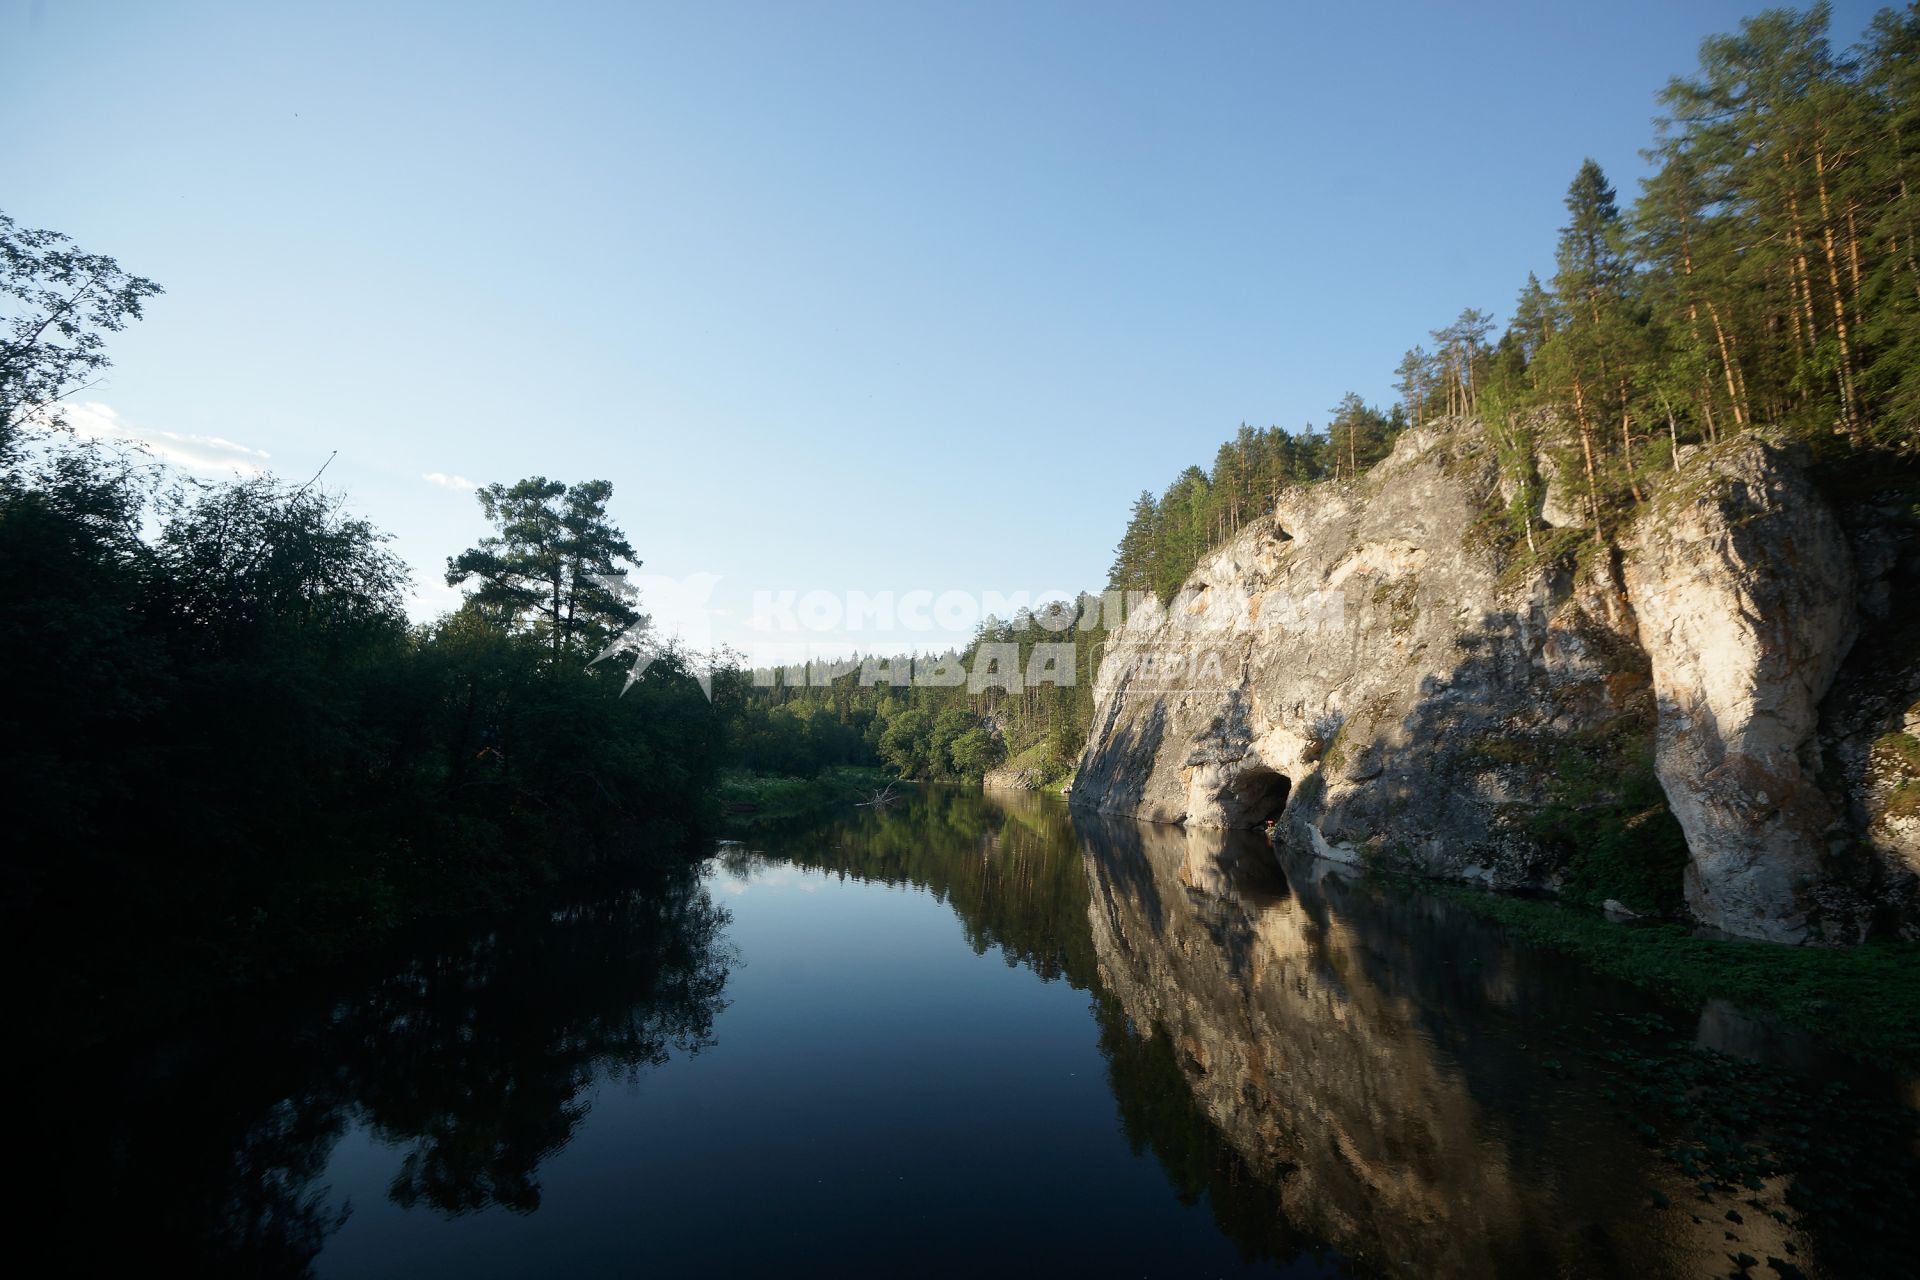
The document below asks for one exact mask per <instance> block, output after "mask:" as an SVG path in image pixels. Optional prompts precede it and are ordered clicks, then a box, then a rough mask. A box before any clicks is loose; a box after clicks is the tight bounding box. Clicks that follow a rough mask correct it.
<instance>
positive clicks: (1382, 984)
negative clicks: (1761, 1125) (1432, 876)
mask: <svg viewBox="0 0 1920 1280" xmlns="http://www.w3.org/2000/svg"><path fill="white" fill-rule="evenodd" d="M1080 827H1081V832H1082V839H1083V847H1084V849H1085V850H1086V857H1087V874H1088V878H1089V881H1090V884H1091V900H1090V906H1089V911H1088V914H1089V919H1090V922H1091V925H1092V932H1093V942H1094V951H1095V954H1096V956H1097V957H1098V961H1099V970H1100V979H1101V982H1102V984H1103V985H1104V986H1105V987H1106V989H1107V990H1108V991H1110V992H1112V993H1113V994H1114V996H1115V997H1116V998H1117V999H1118V1000H1119V1001H1120V1003H1121V1004H1122V1006H1123V1007H1124V1009H1125V1011H1126V1014H1127V1017H1128V1018H1129V1019H1130V1021H1131V1022H1132V1023H1133V1024H1134V1026H1135V1027H1136V1028H1138V1030H1139V1032H1140V1033H1141V1034H1144V1035H1149V1036H1165V1037H1167V1038H1168V1040H1169V1043H1170V1045H1171V1047H1172V1048H1173V1050H1174V1056H1175V1059H1176V1061H1177V1062H1178V1064H1179V1067H1180V1070H1181V1073H1182V1075H1184V1076H1185V1078H1186V1081H1187V1084H1188V1087H1189V1088H1190V1089H1191V1090H1192V1092H1193V1095H1194V1098H1195V1100H1196V1101H1197V1103H1198V1104H1199V1105H1200V1106H1201V1108H1202V1109H1203V1110H1204V1111H1205V1113H1206V1114H1207V1116H1208V1117H1209V1119H1210V1120H1211V1121H1212V1122H1213V1123H1214V1124H1215V1125H1217V1126H1218V1127H1219V1129H1220V1131H1221V1132H1222V1134H1223V1135H1224V1136H1225V1137H1226V1139H1227V1140H1228V1141H1229V1142H1230V1143H1231V1144H1232V1145H1233V1146H1234V1147H1235V1148H1236V1149H1237V1150H1238V1151H1239V1152H1240V1153H1241V1154H1242V1155H1243V1156H1244V1157H1245V1158H1246V1159H1247V1161H1248V1163H1249V1165H1250V1166H1251V1167H1252V1168H1253V1169H1254V1170H1255V1171H1256V1172H1257V1173H1258V1174H1259V1176H1261V1177H1263V1178H1271V1179H1272V1180H1273V1186H1274V1188H1275V1195H1276V1202H1275V1204H1274V1208H1273V1212H1274V1213H1275V1214H1276V1215H1278V1216H1280V1217H1283V1218H1284V1219H1285V1220H1286V1222H1287V1223H1288V1224H1289V1226H1290V1227H1291V1228H1292V1229H1293V1230H1294V1231H1297V1232H1299V1233H1300V1234H1301V1235H1303V1236H1304V1237H1306V1238H1308V1239H1313V1240H1318V1241H1321V1242H1324V1243H1327V1244H1330V1245H1332V1246H1333V1247H1334V1248H1335V1249H1336V1250H1338V1251H1339V1252H1341V1253H1342V1254H1345V1255H1347V1256H1348V1257H1349V1258H1352V1259H1354V1260H1355V1262H1356V1264H1357V1269H1358V1270H1359V1271H1360V1272H1362V1273H1375V1272H1383V1273H1388V1274H1404V1275H1421V1276H1487V1275H1687V1274H1709V1273H1717V1269H1724V1265H1725V1256H1726V1255H1725V1253H1724V1250H1725V1248H1726V1247H1727V1246H1726V1245H1725V1242H1724V1239H1723V1237H1724V1234H1725V1233H1724V1231H1723V1230H1722V1229H1721V1228H1722V1227H1724V1226H1725V1225H1726V1224H1725V1223H1719V1224H1717V1225H1716V1224H1715V1223H1714V1222H1712V1221H1711V1220H1704V1219H1699V1218H1697V1217H1696V1216H1694V1215H1686V1214H1680V1213H1668V1214H1653V1213H1651V1212H1650V1211H1649V1209H1648V1190H1647V1188H1648V1187H1658V1186H1665V1187H1666V1188H1667V1190H1668V1192H1670V1193H1671V1194H1672V1195H1673V1196H1675V1197H1678V1196H1680V1195H1682V1194H1684V1188H1683V1186H1681V1185H1680V1180H1679V1179H1678V1178H1677V1177H1676V1176H1675V1175H1673V1174H1671V1173H1670V1172H1669V1171H1667V1170H1665V1169H1663V1168H1662V1167H1660V1166H1659V1164H1658V1162H1657V1161H1656V1160H1654V1158H1653V1157H1652V1155H1651V1153H1650V1152H1649V1150H1648V1149H1647V1148H1646V1147H1645V1146H1644V1145H1643V1144H1640V1143H1638V1142H1636V1141H1635V1140H1634V1139H1633V1138H1632V1136H1631V1134H1630V1133H1628V1132H1624V1131H1623V1130H1622V1126H1620V1125H1619V1123H1618V1121H1617V1119H1616V1118H1615V1117H1614V1116H1613V1115H1612V1114H1611V1112H1610V1111H1609V1110H1608V1108H1607V1106H1606V1104H1605V1103H1603V1102H1602V1101H1601V1099H1600V1098H1599V1095H1598V1092H1597V1086H1596V1085H1595V1083H1594V1082H1593V1081H1592V1080H1590V1079H1589V1080H1581V1079H1578V1078H1575V1077H1576V1076H1577V1073H1569V1078H1556V1077H1554V1076H1551V1075H1548V1074H1545V1073H1543V1072H1542V1071H1541V1069H1540V1062H1541V1059H1542V1057H1543V1055H1545V1054H1547V1053H1550V1052H1564V1050H1548V1049H1547V1040H1548V1036H1549V1033H1550V1031H1551V1029H1552V1027H1553V1025H1554V1023H1555V1022H1556V1021H1557V1020H1558V1019H1560V1018H1562V1017H1565V1016H1566V1011H1565V1010H1563V1009H1561V1008H1560V1007H1559V1000H1558V999H1557V994H1558V993H1559V992H1561V991H1562V990H1563V988H1561V987H1559V986H1557V985H1556V983H1555V981H1554V975H1552V974H1551V973H1542V972H1540V971H1538V970H1537V969H1529V968H1527V967H1526V966H1523V965H1520V964H1517V963H1515V962H1514V959H1513V957H1512V955H1511V953H1510V952H1508V951H1506V950H1505V949H1504V945H1503V944H1501V943H1499V942H1498V941H1497V940H1495V939H1496V935H1494V934H1492V933H1491V932H1490V931H1488V930H1486V929H1484V928H1476V927H1474V926H1473V925H1472V924H1471V923H1468V922H1463V921H1461V920H1458V919H1454V918H1451V917H1450V915H1449V912H1448V909H1447V907H1446V905H1445V904H1444V903H1440V902H1437V901H1435V900H1432V899H1424V898H1422V899H1409V900H1406V901H1397V900H1385V899H1377V898H1375V897H1373V896H1372V895H1370V894H1368V893H1366V892H1365V891H1363V890H1361V889H1357V888H1354V887H1352V886H1350V885H1348V884H1347V883H1346V881H1345V878H1346V877H1347V876H1348V875H1349V874H1350V873H1348V872H1346V871H1345V870H1344V869H1342V868H1340V867H1338V866H1337V864H1330V863H1327V862H1325V861H1314V860H1311V859H1306V858H1301V859H1299V860H1298V861H1297V863H1295V864H1289V865H1290V866H1291V867H1292V869H1293V870H1294V871H1295V873H1296V874H1295V876H1294V877H1293V878H1292V880H1291V883H1290V882H1289V878H1288V877H1287V876H1286V875H1284V874H1283V873H1282V871H1281V869H1280V868H1279V867H1278V866H1277V865H1276V864H1275V863H1274V861H1273V855H1272V854H1271V852H1270V851H1267V850H1265V849H1264V848H1262V847H1260V846H1259V845H1258V844H1256V842H1254V841H1252V840H1249V839H1248V838H1247V837H1244V836H1239V835H1235V834H1232V833H1227V832H1221V831H1217V830H1212V831H1209V830H1199V829H1193V830H1189V831H1182V830H1179V829H1177V828H1173V827H1157V828H1155V827H1145V828H1143V827H1140V826H1136V825H1134V824H1130V823H1125V824H1123V823H1116V822H1109V821H1106V820H1102V819H1099V818H1094V817H1087V818H1084V819H1082V820H1081V822H1080ZM1315 876H1318V877H1319V881H1318V882H1315V880H1314V879H1313V877H1315ZM1536 963H1537V958H1536ZM1598 1012H1600V1011H1599V1010H1596V1009H1591V1008H1589V1009H1583V1010H1582V1011H1581V1013H1582V1014H1583V1015H1584V1016H1587V1017H1591V1016H1592V1015H1593V1014H1595V1013H1598ZM1569 1150H1579V1151H1580V1152H1581V1156H1580V1158H1579V1159H1577V1160H1569V1159H1567V1158H1566V1153H1567V1152H1568V1151H1569ZM1756 1230H1757V1232H1758V1234H1757V1235H1756V1236H1755V1237H1753V1238H1752V1239H1751V1240H1749V1241H1748V1243H1747V1244H1746V1247H1748V1248H1752V1247H1753V1245H1754V1244H1755V1243H1760V1244H1763V1245H1767V1246H1770V1247H1771V1248H1773V1250H1774V1251H1775V1252H1779V1251H1780V1250H1781V1245H1780V1243H1779V1241H1778V1240H1776V1239H1775V1238H1774V1231H1773V1224H1771V1223H1768V1224H1761V1225H1759V1226H1758V1227H1757V1228H1756ZM1761 1236H1765V1237H1766V1238H1765V1239H1764V1240H1763V1239H1761V1238H1760V1237H1761Z"/></svg>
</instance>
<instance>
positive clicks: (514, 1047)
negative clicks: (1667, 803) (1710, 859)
mask: <svg viewBox="0 0 1920 1280" xmlns="http://www.w3.org/2000/svg"><path fill="white" fill-rule="evenodd" d="M1343 874H1344V873H1340V871H1339V869H1338V868H1335V867H1333V866H1332V865H1331V864H1327V863H1318V862H1311V861H1294V860H1292V859H1290V858H1288V857H1285V856H1282V855H1277V854H1275V853H1274V851H1273V850H1271V849H1269V848H1268V847H1267V846H1266V845H1265V844H1264V843H1263V842H1258V841H1254V840H1251V839H1247V838H1243V837H1231V838H1230V837H1223V836H1221V835H1219V834H1202V833H1192V834H1189V833H1186V832H1183V831H1181V830H1179V829H1177V828H1152V827H1142V826H1138V825H1135V824H1132V823H1124V822H1114V821H1107V820H1100V819H1089V818H1087V817H1085V816H1084V815H1077V814H1069V812H1068V810H1067V809H1066V808H1065V807H1064V806H1063V805H1062V804H1060V803H1059V802H1058V801H1054V800H1050V799H1047V798H1043V797H1036V796H1028V795H1010V796H997V795H991V794H990V795H982V794H980V793H979V792H976V791H966V790H960V789H952V790H944V789H935V790H931V791H927V792H925V793H921V794H916V795H914V796H912V797H910V798H909V799H908V800H907V801H905V802H904V803H902V804H900V805H898V806H896V807H895V808H893V809H892V810H889V811H886V812H882V813H875V812H873V811H871V810H860V811H858V812H857V813H856V814H853V815H851V816H849V817H848V818H847V819H846V820H844V821H839V822H834V823H829V824H826V825H821V826H817V827H814V828H810V829H799V830H782V831H776V832H769V833H766V834H762V835H758V836H755V837H754V838H752V839H751V840H749V841H748V842H747V843H745V844H742V845H734V846H728V847H726V848H724V849H723V851H722V853H721V855H720V856H719V857H717V858H716V859H715V861H714V862H713V863H712V864H711V865H710V866H709V867H707V868H706V869H704V871H702V872H699V873H694V874H689V875H687V876H684V877H681V878H679V879H677V880H669V881H667V882H664V883H652V884H647V885H642V886H638V887H634V888H631V889H626V890H623V891H620V892H611V891H598V892H596V893H594V894H592V895H587V896H583V897H582V898H581V899H580V900H578V901H576V902H573V903H570V904H568V905H566V906H564V907H562V908H558V909H546V910H542V911H541V912H539V913H529V914H526V915H524V916H521V917H517V918H514V919H511V920H505V921H492V922H488V923H487V924H485V925H472V926H468V927H466V928H465V931H464V932H461V933H458V934H456V935H454V936H451V937H447V938H443V939H441V940H439V941H438V942H436V943H434V944H432V945H422V946H421V947H420V948H419V949H418V950H417V951H416V953H415V954H413V955H412V957H411V958H410V959H407V960H405V962H404V963H400V962H396V963H394V964H392V965H390V966H388V968H387V971H386V972H385V974H384V976H382V977H380V978H379V979H377V980H375V981H371V982H369V983H366V984H365V985H362V986H356V987H354V988H352V989H350V990H348V991H345V992H343V993H337V994H336V995H335V996H334V997H331V998H328V999H325V1000H315V1001H313V1002H311V1003H310V1004H309V1005H306V1006H302V1007H298V1008H290V1009H288V1010H286V1011H285V1013H286V1016H285V1017H284V1019H280V1018H275V1019H270V1020H256V1022H255V1023H254V1024H253V1025H249V1026H245V1027H231V1026H230V1027H227V1028H224V1029H220V1030H218V1031H217V1032H215V1031H209V1032H207V1033H204V1034H196V1035H193V1036H182V1037H178V1038H176V1039H174V1040H170V1041H168V1042H167V1043H164V1044H154V1045H150V1046H145V1047H144V1048H143V1049H142V1051H141V1052H139V1053H136V1054H135V1055H134V1058H133V1060H132V1061H130V1062H116V1063H113V1064H107V1065H106V1066H105V1067H103V1068H101V1069H102V1070H103V1071H104V1072H105V1074H106V1075H107V1076H108V1077H109V1080H108V1082H107V1083H106V1084H103V1085H101V1086H99V1087H97V1088H95V1089H94V1090H93V1093H92V1096H91V1097H90V1098H89V1099H87V1100H85V1101H84V1102H81V1103H75V1104H72V1106H71V1109H70V1112H69V1111H68V1110H63V1109H62V1107H61V1106H59V1105H52V1106H50V1111H49V1115H48V1117H47V1119H48V1121H49V1124H48V1126H47V1127H48V1128H49V1129H50V1130H51V1133H52V1136H51V1137H50V1138H48V1139H44V1141H47V1142H48V1143H49V1144H52V1145H56V1146H64V1147H65V1148H66V1150H65V1151H64V1152H62V1151H58V1150H49V1151H47V1152H45V1153H43V1154H45V1156H46V1157H47V1161H46V1162H47V1165H48V1167H49V1168H50V1169H52V1170H55V1171H56V1173H55V1175H54V1180H55V1183H56V1187H55V1198H56V1199H57V1200H58V1201H59V1203H60V1207H59V1208H58V1209H55V1210H53V1211H52V1212H54V1213H56V1214H58V1215H59V1217H58V1218H57V1220H56V1221H57V1224H58V1234H59V1236H60V1238H61V1239H63V1240H64V1241H65V1242H66V1244H65V1246H64V1247H65V1248H66V1249H67V1251H68V1254H69V1256H70V1257H72V1258H74V1259H77V1260H80V1261H82V1262H83V1263H85V1264H87V1265H94V1264H98V1263H102V1262H105V1261H108V1260H110V1259H113V1258H134V1259H139V1260H141V1261H142V1262H143V1263H144V1264H145V1265H147V1266H149V1267H154V1268H161V1267H164V1268H165V1269H167V1270H172V1269H173V1267H172V1266H171V1265H170V1264H172V1263H176V1262H181V1261H185V1262H187V1263H188V1264H189V1269H190V1270H193V1269H197V1270H200V1271H204V1272H217V1271H237V1272H245V1273H250V1274H288V1273H292V1274H300V1273H302V1272H304V1271H310V1272H311V1273H313V1274H316V1275H320V1276H432V1275H449V1276H453V1275H458V1276H517V1275H530V1274H568V1275H631V1274H639V1273H654V1274H664V1275H684V1274H689V1273H701V1272H705V1273H711V1274H722V1275H724V1274H736V1273H764V1274H775V1273H777V1274H784V1275H794V1274H808V1275H812V1274H818V1275H846V1274H864V1273H902V1274H955V1275H958V1274H978V1273H985V1272H1007V1271H1012V1272H1017V1273H1030V1272H1056V1273H1064V1274H1095V1275H1098V1274H1112V1275H1145V1276H1159V1275H1178V1276H1186V1275H1200V1276H1204V1275H1226V1274H1235V1273H1242V1272H1260V1273H1271V1272H1274V1271H1280V1272H1284V1273H1290V1274H1296V1275H1322V1274H1347V1273H1355V1274H1378V1273H1386V1274H1395V1275H1419V1276H1433V1275H1443V1276H1456V1275H1457V1276H1487V1275H1513V1276H1543V1275H1562V1274H1564V1275H1610V1274H1621V1275H1727V1274H1730V1273H1731V1274H1739V1273H1740V1270H1739V1269H1740V1268H1741V1267H1742V1266H1743V1265H1744V1266H1748V1267H1749V1268H1750V1270H1749V1271H1748V1272H1747V1274H1752V1275H1782V1276H1790V1275H1792V1274H1795V1271H1796V1269H1798V1270H1799V1271H1803V1272H1805V1273H1806V1274H1809V1275H1819V1274H1831V1275H1847V1274H1874V1275H1881V1274H1900V1273H1902V1272H1903V1271H1906V1270H1910V1269H1911V1268H1912V1266H1913V1261H1912V1260H1913V1258H1914V1257H1915V1254H1914V1252H1913V1245H1914V1241H1913V1238H1912V1235H1913V1221H1912V1219H1913V1211H1912V1189H1913V1184H1914V1180H1915V1169H1916V1165H1915V1151H1914V1143H1913V1137H1912V1129H1911V1124H1910V1119H1911V1112H1910V1111H1909V1110H1908V1109H1907V1105H1908V1104H1909V1103H1910V1102H1911V1096H1910V1094H1909V1093H1907V1092H1906V1091H1905V1090H1906V1087H1905V1086H1904V1085H1902V1084H1901V1083H1900V1082H1897V1081H1890V1080H1884V1079H1875V1078H1873V1077H1871V1076H1862V1075H1860V1074H1859V1073H1858V1072H1857V1071H1854V1070H1851V1069H1849V1068H1845V1067H1843V1066H1841V1065H1839V1064H1836V1063H1833V1062H1830V1061H1827V1060H1825V1059H1823V1058H1822V1056H1821V1055H1820V1053H1819V1051H1818V1049H1817V1046H1810V1045H1807V1044H1805V1043H1804V1042H1801V1041H1798V1040H1795V1039H1794V1038H1792V1037H1784V1036H1782V1035H1780V1034H1778V1033H1776V1032H1772V1031H1769V1030H1768V1029H1767V1028H1766V1027H1764V1026H1762V1025H1759V1024H1756V1023H1754V1022H1752V1021H1750V1020H1748V1019H1746V1018H1744V1017H1742V1016H1741V1015H1740V1014H1739V1013H1738V1012H1737V1011H1735V1010H1732V1009H1729V1008H1725V1007H1718V1006H1710V1007H1708V1008H1706V1009H1699V1008H1675V1007H1670V1006H1665V1005H1661V1004H1659V1003H1657V1002H1654V1001H1652V1000H1650V999H1649V998H1648V997H1647V996H1645V995H1643V994H1641V993H1638V992H1635V991H1632V990H1630V989H1627V988H1624V987H1622V986H1620V985H1618V984H1614V983H1611V982H1607V981H1602V980H1599V979H1596V978H1594V977H1592V976H1589V975H1586V974H1584V973H1582V972H1581V971H1580V970H1578V969H1577V968H1574V967H1573V966H1571V965H1569V964H1568V963H1566V962H1563V961H1561V960H1559V959H1557V958H1556V957H1554V956H1552V955H1549V954H1545V953H1542V952H1539V951H1537V950H1532V949H1529V948H1526V947H1524V946H1522V945H1519V944H1517V943H1514V942H1512V941H1509V940H1508V939H1507V938H1506V937H1505V936H1504V935H1503V934H1502V933H1501V932H1500V931H1499V930H1498V929H1496V928H1494V927H1491V926H1488V925H1485V924H1483V923H1481V922H1479V921H1478V920H1476V919H1473V918H1471V917H1470V916H1468V915H1466V914H1465V913H1463V912H1462V911H1460V910H1459V909H1458V908H1457V907H1454V906H1452V905H1450V904H1448V903H1446V902H1445V901H1442V900H1440V899H1436V898H1431V897H1427V896H1424V895H1418V894H1396V893H1391V892H1388V891H1385V890H1382V889H1379V888H1377V887H1374V886H1371V885H1366V884H1361V883H1357V882H1354V881H1352V880H1350V879H1345V878H1343ZM29 1129H30V1131H33V1130H35V1126H32V1125H30V1126H29ZM1903 1196H1904V1199H1903V1198H1902V1197H1903ZM48 1225H49V1227H50V1228H51V1227H52V1226H53V1225H54V1224H48Z"/></svg>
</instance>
